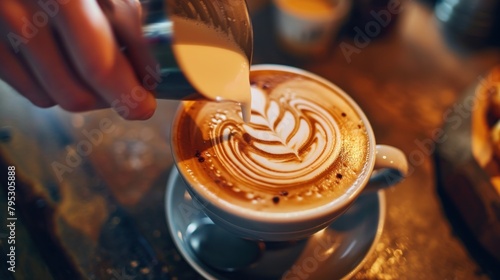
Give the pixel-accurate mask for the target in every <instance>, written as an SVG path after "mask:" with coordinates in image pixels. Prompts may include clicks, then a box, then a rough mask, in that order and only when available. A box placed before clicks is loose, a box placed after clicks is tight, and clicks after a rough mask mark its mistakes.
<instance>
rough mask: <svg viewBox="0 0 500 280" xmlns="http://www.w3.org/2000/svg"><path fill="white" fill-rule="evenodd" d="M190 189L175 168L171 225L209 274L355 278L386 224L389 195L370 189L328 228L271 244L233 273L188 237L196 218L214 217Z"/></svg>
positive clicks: (169, 195) (185, 252)
mask: <svg viewBox="0 0 500 280" xmlns="http://www.w3.org/2000/svg"><path fill="white" fill-rule="evenodd" d="M185 188H186V185H185V184H184V182H183V181H182V179H181V178H180V177H179V174H178V171H177V169H176V168H175V167H173V168H172V172H171V174H170V178H169V180H168V183H167V192H166V199H165V201H166V214H167V224H168V228H169V230H170V233H171V235H172V238H173V240H174V243H175V245H176V246H177V248H178V249H179V251H180V253H181V254H182V256H183V257H184V258H185V259H186V261H187V262H188V263H189V264H190V265H191V266H192V267H193V268H194V269H195V270H196V271H197V272H198V273H199V274H201V275H202V276H203V277H205V278H207V279H218V280H220V279H281V278H283V279H290V280H291V279H305V278H306V277H307V279H329V280H330V279H346V278H350V277H352V276H353V275H354V274H355V273H356V272H357V271H358V270H359V269H360V268H361V267H362V266H363V263H364V261H365V260H366V257H367V256H368V255H369V254H371V253H372V252H373V250H374V248H375V244H377V242H378V240H379V238H380V235H381V234H382V229H383V227H384V220H385V195H384V194H383V192H379V193H367V194H365V195H363V196H361V197H359V198H358V200H357V201H356V202H355V203H354V204H353V205H352V207H351V208H349V210H348V211H347V212H346V213H345V214H343V215H342V216H341V217H340V218H338V219H337V220H336V221H335V222H334V223H333V224H332V225H331V226H329V227H328V228H327V229H325V230H323V231H321V232H319V233H316V234H315V235H313V236H312V237H310V238H308V239H306V240H302V241H297V242H289V243H284V242H282V243H266V244H265V246H266V247H265V249H264V251H263V252H262V254H261V257H260V258H259V259H258V260H257V261H256V262H254V263H253V264H251V265H249V266H247V267H246V268H243V269H240V270H237V271H233V272H227V271H221V270H218V269H215V268H213V267H211V266H209V265H207V264H206V263H204V262H203V261H202V260H200V258H198V256H197V255H196V254H195V253H194V251H193V250H192V249H191V246H190V245H189V244H188V242H187V240H186V238H185V237H186V236H187V234H189V232H190V230H191V229H190V228H189V226H190V225H192V222H193V221H196V220H206V219H208V218H207V217H206V216H205V214H204V213H203V211H201V210H200V209H201V207H200V206H199V205H198V204H197V203H195V202H194V201H192V200H191V197H190V196H189V194H188V193H187V191H186V189H185ZM287 273H288V274H287Z"/></svg>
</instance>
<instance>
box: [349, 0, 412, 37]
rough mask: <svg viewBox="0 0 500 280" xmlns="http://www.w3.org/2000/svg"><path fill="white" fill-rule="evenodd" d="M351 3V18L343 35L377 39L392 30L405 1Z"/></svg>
mask: <svg viewBox="0 0 500 280" xmlns="http://www.w3.org/2000/svg"><path fill="white" fill-rule="evenodd" d="M352 3H353V6H352V11H351V16H350V19H349V21H348V23H347V25H346V27H345V28H344V32H343V33H344V34H345V35H346V36H351V37H356V36H359V35H360V34H361V35H364V36H365V37H370V39H377V38H380V37H383V36H385V35H386V34H389V33H390V32H391V31H392V30H393V29H394V27H395V26H396V23H397V21H398V19H399V14H400V13H401V12H402V11H403V10H404V8H405V4H406V0H352Z"/></svg>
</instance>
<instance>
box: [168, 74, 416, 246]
mask: <svg viewBox="0 0 500 280" xmlns="http://www.w3.org/2000/svg"><path fill="white" fill-rule="evenodd" d="M252 70H278V71H284V72H291V73H297V74H300V75H303V76H306V77H309V78H312V79H314V80H317V81H319V82H321V83H323V84H325V85H327V86H328V87H330V89H331V90H332V91H334V92H336V93H337V94H338V95H340V96H342V97H343V98H344V99H345V100H346V101H347V102H349V103H350V105H351V106H352V108H353V109H354V110H355V111H356V112H357V113H358V115H359V116H360V118H361V120H362V122H363V124H364V126H365V127H366V131H367V134H368V142H369V154H368V158H367V164H366V168H367V171H366V172H363V173H362V174H363V175H361V177H360V178H358V180H357V181H356V183H355V184H354V185H352V186H350V187H349V188H348V189H347V191H346V192H345V193H344V194H343V195H341V196H340V197H339V198H336V199H334V200H333V201H331V202H329V203H326V204H323V205H321V206H319V207H316V208H313V209H308V210H301V211H294V212H287V213H274V212H273V213H270V212H263V211H258V210H253V209H247V208H244V207H240V206H236V205H230V203H227V202H223V201H221V199H218V198H217V197H215V196H214V195H206V194H204V193H203V192H202V191H201V190H202V189H203V188H201V187H200V186H199V185H198V184H199V183H197V182H196V181H195V180H194V179H193V176H190V175H189V174H187V173H188V172H187V171H185V170H183V169H182V168H179V167H178V169H179V174H180V176H181V177H182V178H183V180H184V181H185V182H186V185H187V190H188V192H189V193H190V195H191V197H192V198H193V199H194V200H195V201H197V202H198V203H199V204H200V205H201V206H202V209H203V211H204V212H205V214H207V216H208V217H210V218H211V219H212V220H213V222H214V223H216V224H217V225H219V226H221V227H223V228H225V229H227V230H228V231H230V232H232V233H234V234H236V235H238V236H240V237H243V238H249V239H258V240H264V241H285V240H294V239H301V238H305V237H307V236H310V235H312V234H314V233H315V232H317V231H319V230H321V229H323V228H325V227H327V226H328V225H329V224H331V223H332V222H333V221H334V220H335V219H336V218H337V217H338V216H340V215H341V214H342V213H344V211H346V210H347V209H348V208H349V206H351V205H352V203H353V202H354V201H355V200H356V198H357V197H358V196H359V195H361V193H362V192H364V191H374V190H380V189H382V188H385V187H388V186H392V185H394V184H396V183H398V182H399V181H400V180H401V179H403V178H404V177H405V176H406V175H407V172H408V162H407V159H406V156H405V155H404V153H403V152H401V151H400V150H399V149H397V148H394V147H391V146H385V145H376V144H375V143H376V141H375V136H374V134H373V130H372V128H371V125H370V123H369V121H368V119H367V118H366V116H365V114H364V113H363V111H362V110H361V109H360V108H359V106H358V105H357V104H356V103H355V102H354V101H353V100H352V99H351V98H350V97H349V96H348V95H347V94H346V93H345V92H344V91H342V90H341V89H340V88H338V87H337V86H336V85H334V84H332V83H331V82H329V81H327V80H326V79H324V78H322V77H319V76H318V75H315V74H313V73H310V72H307V71H305V70H301V69H297V68H293V67H289V66H282V65H254V66H252ZM180 110H182V108H180ZM179 115H180V114H179V112H178V113H177V117H176V119H177V118H178V117H179ZM177 125H178V122H177V121H174V124H173V125H172V150H173V156H174V162H175V163H176V164H177V162H178V161H177V154H176V153H177V151H176V147H177V146H176V145H178V143H177V142H179V141H182V140H181V139H183V137H176V133H177V131H179V129H178V127H177ZM228 205H229V206H228Z"/></svg>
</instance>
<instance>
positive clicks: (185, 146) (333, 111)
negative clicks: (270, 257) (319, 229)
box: [173, 70, 369, 212]
mask: <svg viewBox="0 0 500 280" xmlns="http://www.w3.org/2000/svg"><path fill="white" fill-rule="evenodd" d="M250 81H251V92H252V110H251V118H250V122H247V123H245V122H244V121H243V120H242V116H241V109H240V106H238V104H235V103H231V102H210V101H195V102H193V101H186V102H184V103H183V104H182V105H181V106H182V107H181V109H180V111H179V112H178V115H177V117H176V121H175V124H174V130H175V131H174V132H173V135H174V141H173V145H174V154H175V156H176V160H177V165H178V168H179V169H181V173H183V174H185V175H184V176H185V177H186V179H187V180H188V181H190V183H191V184H192V185H193V188H194V189H195V191H197V192H198V193H200V194H202V195H204V196H206V197H209V200H211V199H215V200H221V201H225V202H227V203H228V204H229V205H235V206H239V207H245V208H247V209H254V210H259V211H260V210H261V211H270V212H290V211H298V210H304V209H310V208H313V207H316V206H318V205H322V204H325V203H328V202H330V201H332V200H334V199H336V198H338V197H339V196H341V195H343V194H344V193H346V192H347V190H348V189H349V188H350V187H351V186H352V185H354V184H356V181H357V180H358V178H359V177H360V175H361V174H362V173H363V172H366V169H367V168H366V165H367V158H368V153H369V143H368V134H367V132H366V128H365V126H364V123H363V122H362V120H361V118H360V116H359V115H358V114H357V112H356V111H355V110H354V109H353V108H352V107H351V106H350V105H349V103H348V102H347V101H346V100H345V99H344V98H343V97H342V96H341V95H338V94H337V93H336V91H335V90H334V89H332V88H330V87H328V86H327V85H325V84H322V83H321V82H318V81H315V80H313V79H310V78H309V77H305V76H301V75H298V74H293V73H288V72H284V71H277V70H272V71H271V70H258V71H252V72H251V76H250Z"/></svg>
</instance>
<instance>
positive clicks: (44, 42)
mask: <svg viewBox="0 0 500 280" xmlns="http://www.w3.org/2000/svg"><path fill="white" fill-rule="evenodd" d="M2 8H3V11H4V13H3V14H2V17H1V18H2V22H3V26H4V29H7V30H10V32H9V33H8V35H10V38H9V42H10V43H12V44H11V48H12V51H11V52H10V53H12V54H13V57H10V59H11V63H13V64H15V65H17V66H18V69H20V66H21V65H22V66H23V67H22V68H24V70H25V75H23V77H24V78H25V79H27V78H28V77H30V78H31V79H32V80H35V81H36V82H37V84H38V85H39V86H40V90H39V91H41V90H43V92H44V93H46V95H48V96H49V97H50V99H51V100H52V101H53V102H55V103H57V104H59V105H60V106H61V107H62V108H64V109H66V110H68V111H73V112H75V111H87V110H92V109H96V108H100V107H102V106H101V105H100V101H99V99H98V98H97V97H96V96H95V95H93V94H92V93H91V92H90V91H89V89H88V88H87V87H86V85H85V84H84V83H83V82H82V81H81V80H79V79H78V76H77V75H75V73H74V71H73V70H72V68H71V66H70V65H69V64H68V63H67V60H66V59H65V54H64V52H63V51H61V49H60V47H59V46H58V45H57V40H56V39H57V38H56V37H55V34H54V33H53V32H52V30H51V26H50V21H49V17H48V16H47V15H45V17H39V18H38V20H37V24H36V25H35V24H34V23H32V22H30V20H29V19H34V18H35V17H34V16H33V15H34V14H36V13H37V12H38V11H39V7H36V6H35V5H32V3H29V2H27V1H10V0H7V1H5V2H3V3H2ZM14 38H15V39H16V40H15V39H14ZM14 60H15V61H14ZM16 61H17V63H15V62H16ZM2 68H4V67H2ZM4 72H5V71H4ZM17 72H18V73H19V71H17ZM28 73H29V74H28ZM14 74H15V73H14ZM28 75H29V76H28ZM10 76H11V77H10V80H13V77H12V74H11V75H10ZM18 84H19V82H18ZM32 84H33V82H32ZM23 91H24V92H27V91H25V90H23ZM39 94H40V93H39ZM31 98H34V95H33V94H31Z"/></svg>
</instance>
